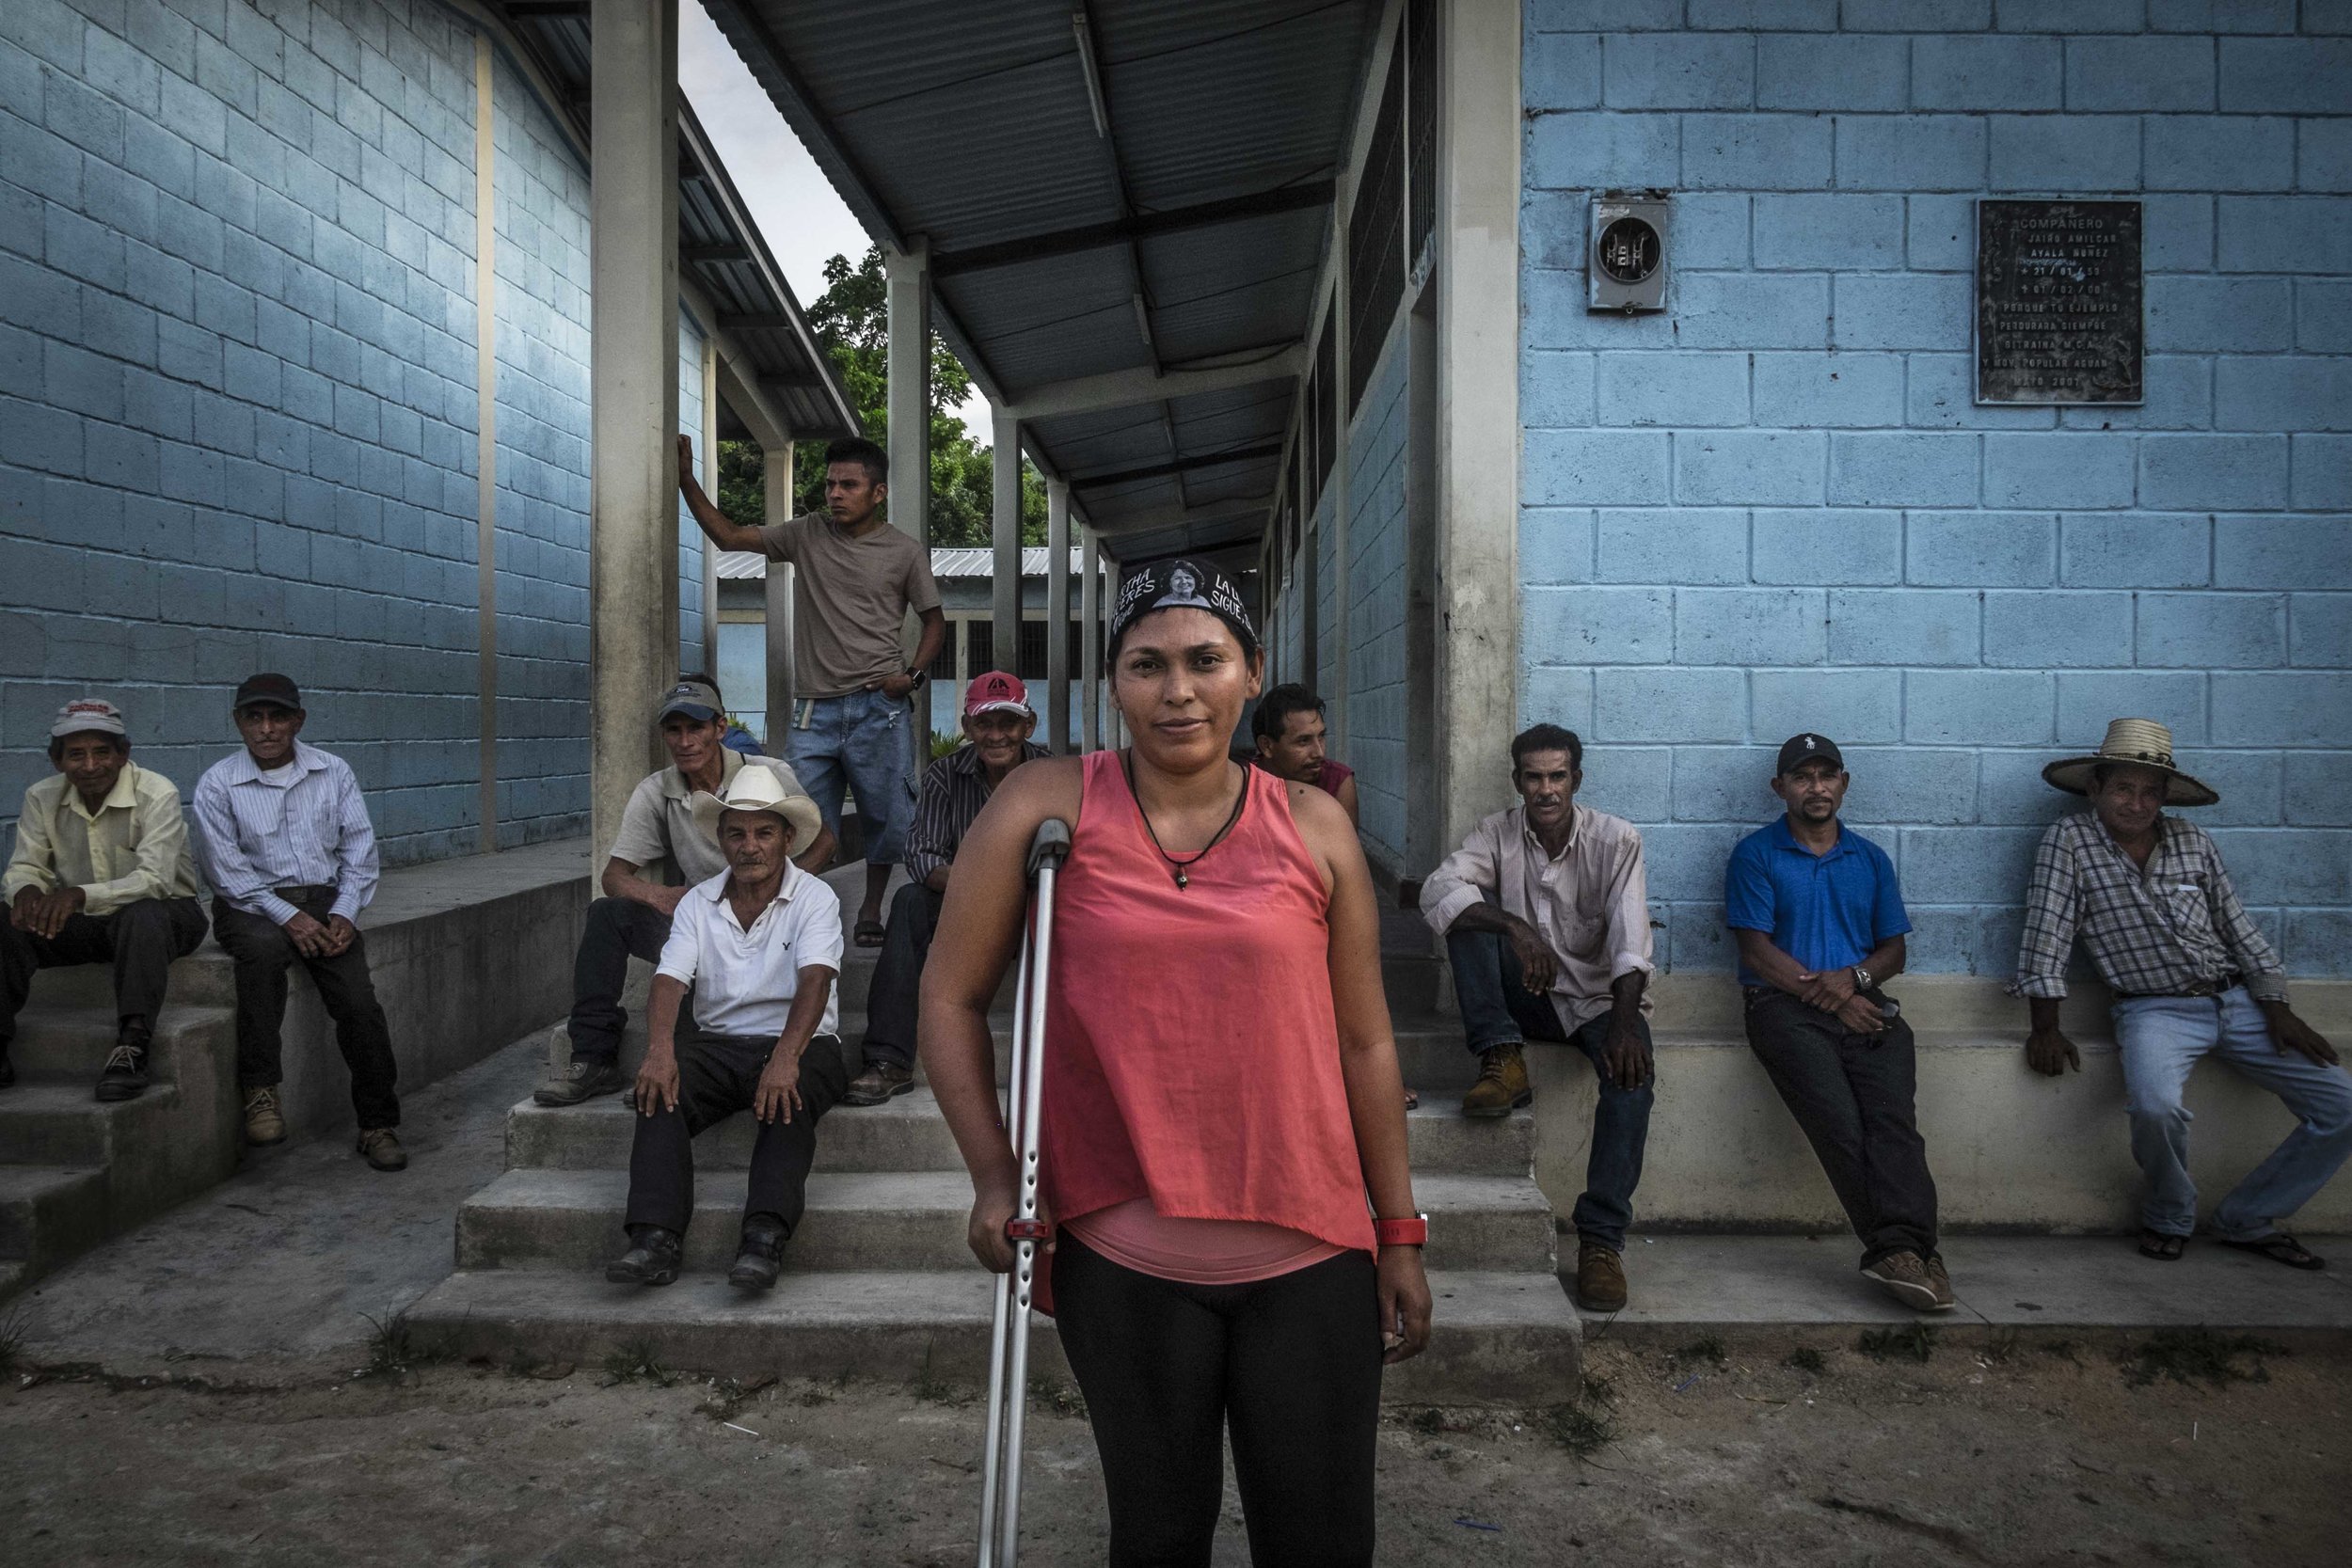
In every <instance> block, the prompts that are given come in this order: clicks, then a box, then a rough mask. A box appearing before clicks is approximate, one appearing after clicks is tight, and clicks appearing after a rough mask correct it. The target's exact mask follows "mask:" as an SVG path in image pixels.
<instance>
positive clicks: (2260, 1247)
mask: <svg viewBox="0 0 2352 1568" xmlns="http://www.w3.org/2000/svg"><path fill="white" fill-rule="evenodd" d="M2219 1241H2220V1243H2221V1244H2222V1245H2223V1246H2227V1247H2235V1248H2237V1249H2238V1251H2240V1252H2259V1253H2261V1254H2262V1255H2263V1256H2264V1257H2265V1258H2267V1259H2270V1260H2271V1261H2272V1262H2274V1263H2284V1264H2285V1265H2286V1266H2287V1267H2288V1268H2290V1269H2305V1270H2309V1269H2324V1268H2326V1267H2327V1266H2328V1263H2327V1259H2323V1258H2321V1257H2320V1256H2319V1255H2318V1254H2316V1253H2314V1252H2312V1250H2311V1249H2310V1248H2308V1247H2306V1246H2304V1244H2303V1243H2300V1242H2298V1241H2296V1239H2295V1238H2294V1237H2292V1236H2290V1235H2288V1234H2287V1233H2286V1232H2285V1231H2283V1230H2277V1231H2273V1232H2271V1234H2269V1235H2267V1236H2265V1237H2262V1238H2261V1239H2259V1240H2257V1241H2251V1242H2233V1241H2231V1240H2230V1239H2229V1238H2228V1237H2226V1236H2224V1237H2221V1238H2219Z"/></svg>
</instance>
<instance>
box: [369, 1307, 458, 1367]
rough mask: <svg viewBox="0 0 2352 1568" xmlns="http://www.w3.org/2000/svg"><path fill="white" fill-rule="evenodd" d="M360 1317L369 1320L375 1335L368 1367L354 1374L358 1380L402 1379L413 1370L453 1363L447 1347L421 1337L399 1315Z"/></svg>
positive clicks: (370, 1335) (389, 1313) (434, 1340)
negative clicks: (368, 1378)
mask: <svg viewBox="0 0 2352 1568" xmlns="http://www.w3.org/2000/svg"><path fill="white" fill-rule="evenodd" d="M359 1316H360V1317H362V1318H364V1319H366V1320H367V1323H368V1327H369V1329H370V1331H371V1332H370V1333H369V1335H368V1360H367V1365H366V1366H364V1367H361V1368H360V1369H359V1370H358V1371H357V1372H354V1373H353V1374H352V1375H353V1376H354V1377H398V1376H400V1375H401V1374H402V1373H403V1372H405V1371H407V1370H410V1369H411V1368H415V1367H429V1366H431V1365H432V1364H433V1363H435V1362H437V1361H446V1360H448V1359H449V1349H448V1347H447V1346H446V1345H444V1344H442V1343H441V1342H440V1341H439V1340H437V1339H428V1338H424V1337H423V1336H422V1335H421V1334H419V1333H417V1332H416V1331H415V1330H414V1329H412V1328H410V1327H409V1326H408V1320H407V1319H406V1318H405V1316H403V1315H402V1314H400V1313H398V1312H393V1311H389V1310H388V1311H386V1312H385V1314H384V1315H383V1316H382V1317H380V1318H378V1317H375V1316H373V1315H372V1314H370V1313H366V1312H362V1313H360V1314H359Z"/></svg>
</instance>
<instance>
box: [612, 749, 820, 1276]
mask: <svg viewBox="0 0 2352 1568" xmlns="http://www.w3.org/2000/svg"><path fill="white" fill-rule="evenodd" d="M694 820H695V823H696V824H697V825H698V826H699V827H700V828H701V829H702V831H703V832H705V833H707V834H708V835H709V836H710V837H711V838H712V839H713V840H714V841H715V842H716V843H717V844H718V846H719V847H720V849H721V850H722V851H723V853H724V854H725V856H726V862H727V867H726V869H725V870H724V871H722V872H721V873H719V874H718V875H717V876H715V877H712V878H710V879H708V880H707V881H703V882H698V883H696V884H695V885H694V886H693V887H691V888H690V889H688V890H687V894H686V896H685V897H684V898H683V899H681V900H680V901H679V903H678V907H677V914H676V917H675V920H674V921H673V922H672V924H671V927H670V940H669V941H668V942H666V943H664V944H663V946H662V949H661V964H660V968H659V969H658V970H656V971H655V974H654V982H653V997H652V1000H651V1002H650V1004H649V1008H650V1010H649V1012H648V1013H647V1022H649V1023H650V1024H651V1026H652V1039H651V1041H650V1043H649V1044H648V1045H647V1047H646V1050H645V1063H644V1067H643V1068H641V1069H639V1070H638V1073H637V1089H636V1102H637V1109H638V1111H639V1113H640V1116H639V1118H638V1121H637V1133H636V1141H635V1145H634V1147H633V1148H631V1149H630V1151H629V1158H628V1220H627V1222H626V1223H627V1225H628V1238H629V1246H628V1251H627V1252H625V1253H623V1254H622V1255H621V1256H620V1257H618V1258H616V1259H613V1260H612V1263H610V1264H609V1265H607V1267H606V1269H605V1277H606V1278H607V1279H610V1280H612V1282H613V1283H615V1284H636V1285H667V1284H669V1283H670V1282H671V1281H672V1280H674V1279H675V1278H677V1271H678V1262H679V1259H680V1258H681V1256H682V1255H683V1253H684V1250H685V1236H686V1227H687V1224H688V1222H689V1221H691V1219H692V1218H693V1215H694V1142H693V1140H694V1136H695V1134H696V1133H698V1132H702V1131H703V1129H705V1128H707V1127H712V1126H715V1125H717V1124H718V1123H719V1122H722V1121H724V1120H725V1119H726V1118H727V1117H731V1116H733V1115H735V1113H736V1112H738V1111H750V1112H751V1113H753V1114H754V1115H755V1116H756V1117H758V1118H759V1136H758V1138H757V1139H756V1141H755V1142H754V1143H753V1145H752V1168H751V1177H750V1187H749V1193H748V1196H746V1197H745V1199H744V1202H743V1229H742V1240H741V1243H740V1246H739V1249H738V1255H737V1257H736V1259H735V1267H734V1269H733V1270H731V1271H730V1272H729V1273H728V1275H727V1283H728V1284H730V1285H736V1286H739V1287H741V1288H743V1289H745V1290H754V1291H764V1290H767V1289H768V1288H769V1287H770V1286H771V1285H773V1284H774V1283H775V1282H776V1275H777V1274H778V1273H779V1272H780V1271H781V1269H782V1267H783V1263H784V1244H785V1243H786V1242H787V1241H789V1240H791V1237H792V1231H793V1228H794V1227H797V1226H798V1225H799V1224H800V1223H801V1213H802V1211H803V1208H804V1206H805V1202H806V1191H807V1185H808V1170H809V1166H810V1164H812V1163H813V1162H814V1161H815V1160H816V1157H817V1118H818V1117H821V1116H823V1115H824V1114H825V1112H826V1111H827V1110H828V1109H829V1108H830V1107H831V1106H832V1105H833V1104H834V1101H837V1100H839V1099H840V1098H841V1091H842V1088H843V1086H844V1084H843V1080H844V1079H845V1078H847V1077H848V1071H847V1069H845V1068H844V1067H843V1065H842V1061H841V1041H840V1040H839V1039H838V1038H836V1037H835V1035H834V1030H835V1028H836V1027H837V1023H836V1020H837V1018H838V1013H837V1011H836V1004H835V1001H834V984H833V983H834V976H835V975H836V974H839V973H840V972H841V900H840V899H838V898H836V897H835V896H834V891H833V889H831V888H829V887H827V886H826V885H825V884H824V882H823V881H822V880H820V879H818V878H816V877H812V876H810V875H809V874H808V873H807V872H805V871H803V870H802V869H800V868H799V867H798V866H796V865H794V864H793V863H792V862H791V859H790V857H791V853H792V847H793V846H794V845H795V844H797V843H799V842H800V840H801V839H802V838H803V836H808V837H814V836H815V835H816V833H817V832H818V828H819V827H820V826H821V819H820V818H819V817H818V815H817V806H816V803H815V802H814V801H812V800H809V798H808V797H807V796H806V795H803V794H799V793H796V792H792V791H788V790H787V789H786V787H785V783H784V780H783V779H781V778H779V777H778V776H777V775H775V774H773V773H771V772H768V771H767V770H765V769H764V768H744V769H743V770H741V771H740V772H739V773H737V774H736V775H735V777H734V778H733V779H732V780H731V781H729V783H728V784H727V788H726V793H725V794H724V795H723V796H718V797H713V796H709V795H705V796H701V797H698V798H697V799H696V800H695V801H694ZM689 986H692V987H693V988H694V1017H693V1018H691V1019H689V1020H686V1021H685V1022H684V1024H683V1027H682V1028H681V1026H680V1018H679V1014H680V1007H679V1004H680V1003H681V1002H682V1001H683V1000H684V999H685V996H686V988H687V987H689Z"/></svg>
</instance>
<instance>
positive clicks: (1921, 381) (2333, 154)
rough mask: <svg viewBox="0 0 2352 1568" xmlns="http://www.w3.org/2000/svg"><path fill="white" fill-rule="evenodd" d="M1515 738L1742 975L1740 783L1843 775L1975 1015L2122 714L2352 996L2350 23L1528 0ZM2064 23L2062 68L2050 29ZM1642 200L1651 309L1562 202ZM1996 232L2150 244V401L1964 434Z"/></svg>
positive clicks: (1927, 947) (2053, 412)
mask: <svg viewBox="0 0 2352 1568" xmlns="http://www.w3.org/2000/svg"><path fill="white" fill-rule="evenodd" d="M1525 25H1526V30H1525V36H1524V41H1525V50H1524V55H1523V60H1524V87H1525V92H1526V106H1527V110H1528V119H1527V124H1526V138H1525V146H1524V151H1525V166H1524V168H1525V172H1524V192H1523V211H1522V224H1521V233H1522V236H1523V258H1522V269H1523V270H1522V277H1521V283H1522V309H1523V312H1524V316H1523V323H1522V337H1521V352H1520V373H1521V418H1522V421H1523V425H1524V430H1523V438H1524V444H1523V458H1522V462H1523V471H1522V476H1521V501H1522V510H1521V515H1520V519H1519V527H1520V539H1519V545H1520V563H1521V575H1522V580H1523V583H1524V592H1523V595H1522V617H1523V624H1522V654H1523V659H1524V667H1523V670H1522V680H1521V693H1522V695H1521V708H1522V712H1523V716H1524V718H1525V719H1526V720H1528V721H1534V720H1537V719H1549V720H1554V721H1560V722H1563V723H1566V724H1568V725H1571V726H1573V727H1574V728H1576V729H1578V730H1579V731H1581V733H1582V734H1583V735H1584V736H1586V737H1587V738H1588V740H1589V741H1590V743H1591V749H1590V751H1589V752H1588V753H1587V757H1586V761H1585V775H1586V784H1585V792H1586V799H1587V800H1590V801H1591V802H1592V803H1594V804H1596V805H1597V806H1600V807H1603V808H1604V809H1607V810H1610V811H1614V812H1619V813H1622V814H1624V815H1626V816H1630V817H1632V818H1633V819H1634V820H1635V821H1637V822H1639V823H1641V824H1642V825H1643V827H1644V829H1645V833H1646V835H1647V839H1648V843H1649V847H1650V888H1651V894H1652V897H1653V900H1654V903H1655V907H1656V910H1657V912H1658V913H1659V915H1660V917H1661V918H1662V919H1663V920H1665V922H1666V924H1667V930H1666V931H1665V932H1664V933H1663V935H1664V937H1665V939H1666V940H1665V942H1664V953H1665V956H1666V957H1667V958H1668V959H1669V961H1671V962H1672V963H1673V964H1675V965H1677V967H1681V968H1696V969H1704V968H1720V967H1724V965H1725V964H1726V963H1727V961H1728V954H1727V952H1726V950H1725V945H1724V932H1723V927H1722V907H1721V899H1722V867H1723V863H1724V857H1725V855H1726V854H1727V853H1728V852H1729V850H1730V848H1731V846H1732V844H1733V843H1734V842H1735V841H1736V840H1737V839H1738V838H1739V836H1740V834H1741V833H1743V832H1747V831H1748V830H1749V829H1750V828H1751V827H1752V826H1753V825H1754V824H1756V823H1757V822H1759V821H1762V820H1764V819H1766V818H1768V817H1769V816H1772V814H1773V813H1774V812H1775V811H1776V810H1777V805H1776V802H1774V800H1772V796H1771V795H1770V794H1769V792H1768V791H1767V789H1766V784H1765V779H1766V775H1767V774H1768V773H1769V772H1770V771H1771V763H1772V747H1773V746H1774V745H1776V744H1777V743H1778V742H1779V741H1780V740H1781V739H1783V738H1785V737H1786V736H1788V735H1789V734H1791V733H1793V732H1795V731H1798V730H1804V729H1819V730H1820V731H1822V732H1824V733H1826V734H1829V735H1831V736H1835V737H1836V738H1837V739H1838V740H1839V741H1841V742H1843V743H1844V744H1845V745H1846V747H1847V748H1848V756H1849V758H1850V761H1851V770H1852V773H1853V776H1854V783H1853V787H1852V794H1851V797H1850V800H1849V816H1850V817H1851V820H1853V821H1854V822H1855V823H1857V824H1858V825H1860V826H1862V827H1863V828H1864V830H1865V831H1866V832H1869V833H1870V834H1871V835H1872V836H1874V837H1875V838H1877V839H1878V840H1879V841H1880V842H1881V843H1882V844H1883V845H1885V847H1887V848H1888V849H1889V850H1890V851H1891V852H1892V853H1893V854H1894V855H1895V857H1896V860H1897V863H1898V866H1899V870H1900V872H1901V875H1902V879H1903V884H1904V888H1905V891H1906V894H1907V895H1908V896H1909V899H1910V901H1911V905H1912V910H1913V916H1914V919H1915V922H1916V924H1917V927H1918V929H1917V932H1916V934H1915V936H1914V937H1913V939H1912V946H1911V953H1912V963H1913V965H1914V967H1915V968H1920V969H1928V970H1942V971H1975V972H1979V973H1992V974H2001V973H2006V972H2007V971H2008V970H2009V969H2010V966H2011V964H2012V962H2013V959H2014V956H2015V950H2016V939H2017V926H2018V911H2017V906H2018V901H2019V898H2020V896H2021V892H2022V884H2023V880H2024V878H2025V875H2026V868H2027V865H2028V863H2029V859H2030V854H2031V849H2032V846H2033V844H2034V841H2035V839H2036V838H2037V836H2038V835H2039V832H2040V831H2041V829H2042V826H2043V825H2044V824H2046V823H2047V822H2048V821H2050V820H2051V819H2052V818H2053V817H2054V816H2057V815H2058V813H2060V812H2061V811H2063V810H2066V809H2068V808H2067V802H2066V798H2064V797H2061V796H2059V795H2058V794H2056V793H2055V792H2053V791H2051V790H2049V789H2048V788H2047V787H2046V786H2044V785H2043V784H2042V783H2041V782H2040V780H2039V778H2038V776H2037V775H2038V771H2039V769H2040V768H2041V767H2042V764H2043V763H2044V762H2045V761H2047V760H2049V759H2050V758H2051V757H2052V756H2054V755H2056V754H2058V752H2060V751H2061V750H2072V749H2084V750H2088V749H2090V747H2092V746H2094V745H2095V744H2096V742H2097V741H2098V739H2099V737H2100V735H2101V734H2102V732H2103V730H2104V727H2105V725H2106V721H2107V720H2108V719H2109V718H2111V717H2115V716H2119V715H2124V714H2135V715H2144V716H2146V717H2150V718H2155V719H2160V720H2162V721H2166V722H2167V723H2169V724H2170V725H2171V726H2172V728H2173V731H2174V734H2175V736H2176V738H2177V743H2178V746H2179V748H2180V751H2181V752H2182V754H2183V758H2184V762H2185V766H2187V767H2189V768H2191V769H2193V770H2194V771H2196V772H2197V773H2199V774H2200V775H2201V776H2202V777H2204V778H2205V779H2207V780H2208V781H2209V782H2211V783H2213V784H2215V785H2216V786H2217V787H2218V788H2219V789H2220V791H2221V793H2222V796H2223V802H2222V804H2221V805H2220V806H2218V807H2217V808H2213V809H2211V810H2207V811H2204V812H2201V813H2199V814H2197V816H2196V819H2197V820H2199V821H2201V822H2202V823H2203V824H2205V825H2206V826H2208V827H2209V828H2212V829H2214V830H2216V836H2217V838H2218V839H2219V841H2220V842H2221V844H2222V847H2223V848H2224V851H2225V853H2226V854H2227V855H2228V857H2229V859H2230V863H2231V865H2232V868H2233V874H2234V876H2235V879H2236V881H2237V884H2238V887H2239V890H2240V892H2241V894H2242V895H2243V896H2244V897H2245V898H2246V900H2247V901H2248V903H2249V905H2250V906H2251V907H2253V908H2254V909H2255V910H2256V911H2257V918H2258V919H2259V920H2260V921H2261V923H2262V925H2263V926H2264V927H2265V929H2266V930H2267V931H2268V932H2269V933H2270V935H2271V936H2272V937H2273V939H2274V940H2276V941H2277V942H2280V945H2281V946H2282V948H2283V950H2284V952H2285V954H2286V958H2287V961H2288V963H2289V964H2290V966H2291V967H2292V968H2293V969H2294V970H2295V971H2296V972H2298V973H2302V974H2337V975H2340V974H2347V973H2352V832H2347V829H2352V783H2347V781H2348V780H2352V766H2347V765H2352V673H2347V666H2352V515H2347V514H2352V195H2347V194H2346V193H2348V192H2352V119H2347V118H2346V117H2347V116H2352V37H2345V36H2343V35H2344V34H2346V33H2348V32H2352V11H2348V10H2347V9H2346V8H2344V7H2342V6H2333V5H2321V4H2312V3H2306V4H2304V5H2302V6H2301V7H2300V8H2299V9H2298V7H2297V6H2296V4H2294V3H2293V0H2246V3H2244V4H2234V5H2229V6H2218V5H2210V4H2202V3H2186V0H2144V3H2143V0H2112V3H2099V4H2089V5H2084V4H2069V5H2059V4H2054V3H2047V4H2028V3H2018V0H1843V3H1842V4H1839V3H1837V0H1788V3H1782V4H1756V3H1747V4H1733V3H1725V0H1688V3H1687V4H1686V3H1685V0H1614V3H1611V4H1599V3H1597V0H1530V3H1529V4H1528V6H1527V8H1526V11H1525ZM2053 28H2058V29H2063V30H2062V31H2053V30H2051V29H2053ZM1638 186H1657V187H1661V188H1665V189H1669V190H1671V191H1673V192H1674V198H1673V200H1674V215H1673V245H1672V250H1671V257H1670V262H1671V265H1672V268H1673V273H1672V277H1671V280H1670V284H1669V287H1670V290H1671V294H1670V303H1671V309H1669V310H1668V311H1667V312H1665V313H1663V314H1658V315H1649V316H1642V317H1635V318H1625V317H1621V316H1607V315H1593V314H1588V313H1587V312H1586V309H1585V276H1584V262H1583V248H1584V233H1585V224H1586V201H1587V198H1588V197H1589V196H1590V194H1591V193H1592V192H1594V191H1596V190H1599V189H1604V188H1611V187H1638ZM1983 195H2029V196H2074V197H2097V196H2107V195H2117V196H2129V197H2137V198H2139V199H2141V200H2142V201H2143V202H2144V203H2145V204H2146V206H2145V213H2146V242H2145V245H2146V249H2145V261H2146V271H2147V317H2146V320H2147V345H2148V359H2147V402H2146V405H2145V406H2144V407H2141V408H2131V409H2126V408H2104V409H2103V408H2071V409H2065V410H2059V409H2053V408H2024V407H2003V408H1983V409H1980V408H1978V407H1975V406H1974V405H1973V404H1972V402H1971V363H1970V358H1969V355H1970V352H1971V342H1972V339H1971V332H1970V314H1971V309H1972V288H1973V284H1972V277H1971V272H1972V267H1973V257H1974V248H1975V247H1974V230H1973V208H1974V203H1975V201H1976V199H1977V198H1979V196H1983Z"/></svg>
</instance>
